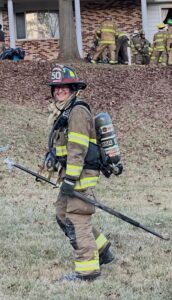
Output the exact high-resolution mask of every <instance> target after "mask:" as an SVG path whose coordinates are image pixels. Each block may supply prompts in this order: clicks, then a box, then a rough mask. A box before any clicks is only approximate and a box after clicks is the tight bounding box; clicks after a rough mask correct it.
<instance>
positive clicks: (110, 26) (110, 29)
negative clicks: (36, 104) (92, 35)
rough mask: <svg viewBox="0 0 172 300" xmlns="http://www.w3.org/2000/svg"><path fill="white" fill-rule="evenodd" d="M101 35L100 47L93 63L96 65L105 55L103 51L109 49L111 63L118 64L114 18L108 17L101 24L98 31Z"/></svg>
mask: <svg viewBox="0 0 172 300" xmlns="http://www.w3.org/2000/svg"><path fill="white" fill-rule="evenodd" d="M98 33H99V34H100V41H99V46H98V47H97V49H96V53H95V54H94V55H93V59H92V60H91V63H93V64H95V63H96V62H97V60H98V58H99V57H100V55H101V54H102V53H103V51H104V50H105V49H106V48H107V49H108V50H109V56H110V58H109V63H110V64H115V63H117V62H116V60H115V50H116V43H115V36H116V26H115V24H114V22H113V19H112V17H110V16H108V17H106V19H105V20H104V21H103V22H102V23H101V26H100V29H99V30H98Z"/></svg>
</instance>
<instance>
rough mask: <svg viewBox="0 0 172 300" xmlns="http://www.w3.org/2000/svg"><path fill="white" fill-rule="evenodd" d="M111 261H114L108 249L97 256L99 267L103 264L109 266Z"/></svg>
mask: <svg viewBox="0 0 172 300" xmlns="http://www.w3.org/2000/svg"><path fill="white" fill-rule="evenodd" d="M113 260H114V256H113V255H112V253H111V252H110V250H109V247H108V248H105V249H104V250H103V251H102V253H101V254H100V255H99V264H100V266H101V265H103V264H109V263H110V262H112V261H113Z"/></svg>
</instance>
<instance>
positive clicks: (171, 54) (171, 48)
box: [167, 19, 172, 65]
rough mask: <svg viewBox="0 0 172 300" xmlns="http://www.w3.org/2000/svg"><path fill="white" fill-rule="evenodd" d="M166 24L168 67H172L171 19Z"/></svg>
mask: <svg viewBox="0 0 172 300" xmlns="http://www.w3.org/2000/svg"><path fill="white" fill-rule="evenodd" d="M167 24H168V32H167V53H168V65H172V19H168V20H167Z"/></svg>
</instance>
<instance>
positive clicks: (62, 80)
mask: <svg viewBox="0 0 172 300" xmlns="http://www.w3.org/2000/svg"><path fill="white" fill-rule="evenodd" d="M48 85H49V86H58V85H61V86H62V85H69V86H73V87H75V89H76V90H83V89H85V88H86V86H87V85H86V83H85V82H83V81H80V80H79V79H78V77H77V75H76V73H75V71H74V70H73V69H72V68H69V67H66V66H62V65H55V66H54V67H53V68H52V71H51V73H50V76H49V81H48Z"/></svg>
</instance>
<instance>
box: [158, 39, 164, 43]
mask: <svg viewBox="0 0 172 300" xmlns="http://www.w3.org/2000/svg"><path fill="white" fill-rule="evenodd" d="M163 40H164V39H156V42H158V43H159V42H163Z"/></svg>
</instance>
